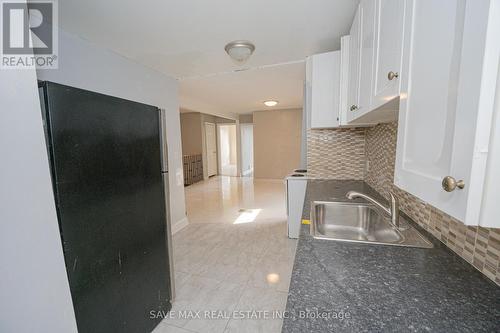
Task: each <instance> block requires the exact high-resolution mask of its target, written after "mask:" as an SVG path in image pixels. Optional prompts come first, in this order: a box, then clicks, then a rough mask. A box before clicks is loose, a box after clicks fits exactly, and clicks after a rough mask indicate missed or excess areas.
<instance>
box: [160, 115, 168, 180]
mask: <svg viewBox="0 0 500 333" xmlns="http://www.w3.org/2000/svg"><path fill="white" fill-rule="evenodd" d="M159 111H160V148H161V171H163V172H168V146H167V112H166V111H165V109H159Z"/></svg>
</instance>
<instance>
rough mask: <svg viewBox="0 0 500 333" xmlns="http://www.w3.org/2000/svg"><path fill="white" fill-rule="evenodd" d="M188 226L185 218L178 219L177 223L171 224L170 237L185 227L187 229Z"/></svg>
mask: <svg viewBox="0 0 500 333" xmlns="http://www.w3.org/2000/svg"><path fill="white" fill-rule="evenodd" d="M188 224H189V220H188V218H187V216H185V217H184V218H182V219H180V220H179V221H177V222H175V223H173V224H172V235H175V234H176V233H177V232H179V231H181V230H182V229H184V228H185V227H187V225H188Z"/></svg>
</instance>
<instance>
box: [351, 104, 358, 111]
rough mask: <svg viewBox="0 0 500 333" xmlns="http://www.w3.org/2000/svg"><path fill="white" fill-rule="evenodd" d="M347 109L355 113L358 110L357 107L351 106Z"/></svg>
mask: <svg viewBox="0 0 500 333" xmlns="http://www.w3.org/2000/svg"><path fill="white" fill-rule="evenodd" d="M349 109H350V110H351V111H356V110H357V109H358V106H357V105H351V107H350V108H349Z"/></svg>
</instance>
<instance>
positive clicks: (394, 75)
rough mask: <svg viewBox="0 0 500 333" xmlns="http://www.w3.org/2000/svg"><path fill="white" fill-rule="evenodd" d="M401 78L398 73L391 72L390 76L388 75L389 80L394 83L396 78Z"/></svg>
mask: <svg viewBox="0 0 500 333" xmlns="http://www.w3.org/2000/svg"><path fill="white" fill-rule="evenodd" d="M398 77H399V73H398V72H393V71H390V72H389V73H388V74H387V78H388V79H389V81H392V80H394V79H396V78H398Z"/></svg>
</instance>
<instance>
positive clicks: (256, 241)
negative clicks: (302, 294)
mask: <svg viewBox="0 0 500 333" xmlns="http://www.w3.org/2000/svg"><path fill="white" fill-rule="evenodd" d="M186 207H187V214H188V218H189V221H190V224H189V225H188V226H187V227H186V228H184V229H183V230H181V231H180V232H178V233H177V234H176V235H174V241H173V245H174V265H175V282H176V292H177V295H176V299H175V301H174V304H173V308H172V310H173V311H172V315H173V316H174V318H166V319H164V320H163V321H162V322H161V323H160V325H158V327H157V328H156V330H155V331H154V332H155V333H169V332H200V333H201V332H203V333H205V332H280V331H281V324H282V321H281V319H255V318H239V317H244V315H245V314H247V312H248V311H269V312H267V314H269V315H272V313H273V312H272V311H283V310H284V309H285V304H286V298H287V292H288V287H289V284H290V276H291V272H292V267H293V260H294V257H295V249H296V245H297V241H296V240H290V239H288V238H287V237H286V213H285V210H286V204H285V186H284V184H283V181H280V180H257V179H253V178H250V177H244V178H238V177H225V176H221V177H215V178H211V179H210V180H208V181H204V182H200V183H197V184H195V185H192V186H189V187H187V188H186ZM178 311H193V312H191V314H195V313H196V311H201V312H199V315H200V317H201V318H185V316H184V317H183V316H181V315H180V314H179V312H178ZM205 311H217V312H216V313H215V314H217V315H223V318H219V319H214V318H210V317H206V316H205ZM234 311H238V312H237V316H238V318H235V317H233V318H228V317H232V316H233V313H234ZM186 313H187V312H184V314H186ZM261 313H263V312H261ZM254 316H255V313H253V315H252V316H251V317H254Z"/></svg>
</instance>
